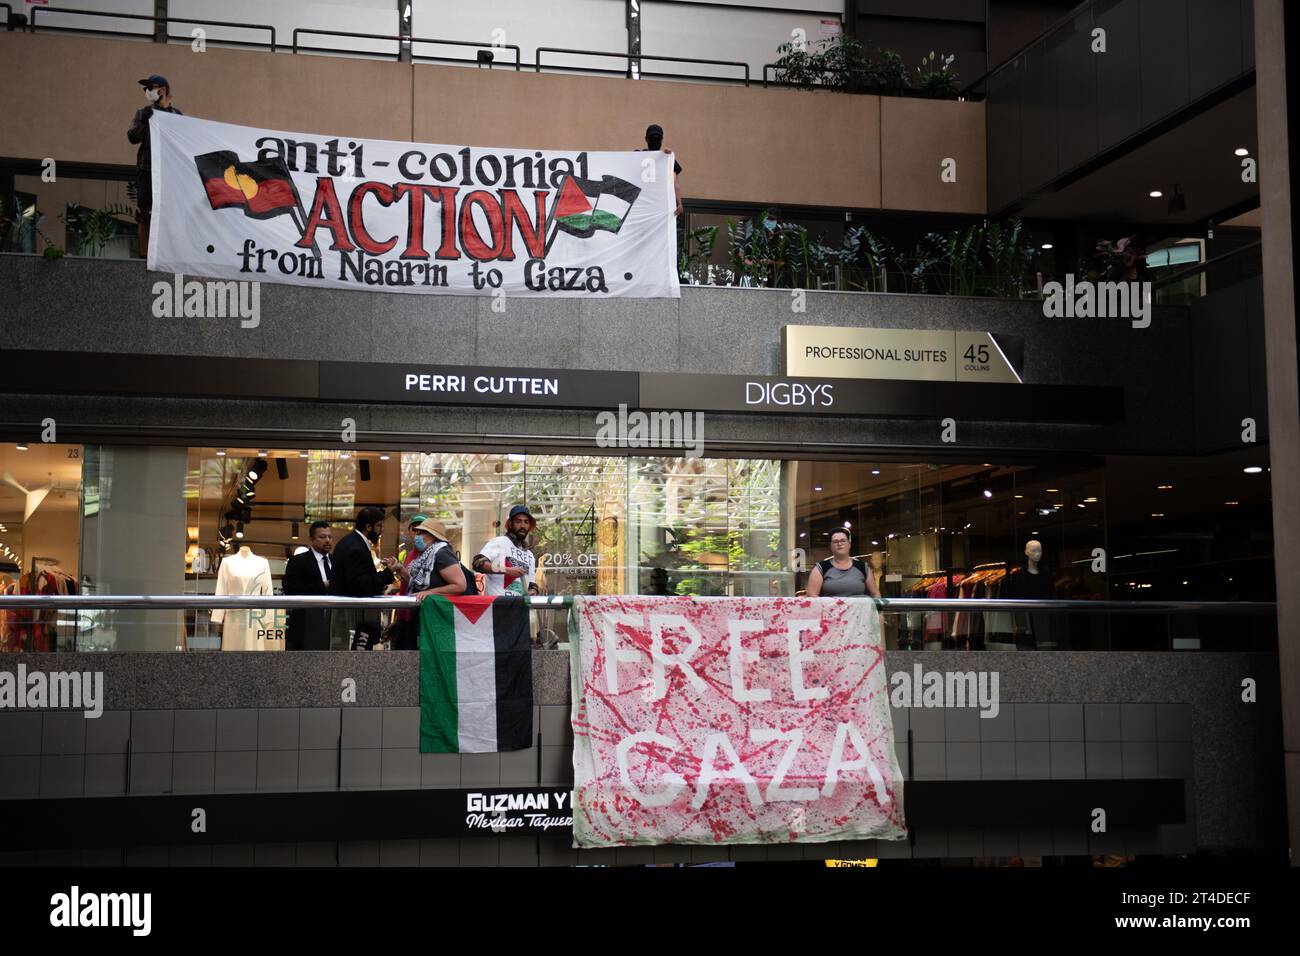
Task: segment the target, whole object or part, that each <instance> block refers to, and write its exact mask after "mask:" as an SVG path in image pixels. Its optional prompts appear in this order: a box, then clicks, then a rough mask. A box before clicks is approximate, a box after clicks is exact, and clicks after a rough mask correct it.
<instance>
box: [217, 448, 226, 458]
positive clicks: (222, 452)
mask: <svg viewBox="0 0 1300 956" xmlns="http://www.w3.org/2000/svg"><path fill="white" fill-rule="evenodd" d="M217 457H218V458H225V457H226V450H225V449H224V448H218V449H217Z"/></svg>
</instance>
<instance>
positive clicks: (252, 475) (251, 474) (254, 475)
mask: <svg viewBox="0 0 1300 956" xmlns="http://www.w3.org/2000/svg"><path fill="white" fill-rule="evenodd" d="M261 477H262V474H261V472H259V471H258V470H257V469H255V468H250V469H248V478H249V480H250V481H257V479H259V478H261Z"/></svg>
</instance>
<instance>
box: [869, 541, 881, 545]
mask: <svg viewBox="0 0 1300 956" xmlns="http://www.w3.org/2000/svg"><path fill="white" fill-rule="evenodd" d="M871 543H872V544H875V545H879V544H880V542H879V541H872V542H871Z"/></svg>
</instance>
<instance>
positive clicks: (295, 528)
mask: <svg viewBox="0 0 1300 956" xmlns="http://www.w3.org/2000/svg"><path fill="white" fill-rule="evenodd" d="M289 537H291V538H292V539H293V540H294V541H297V540H298V522H296V521H295V522H294V523H293V533H292V534H291V535H290V536H289Z"/></svg>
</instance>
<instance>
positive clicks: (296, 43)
mask: <svg viewBox="0 0 1300 956" xmlns="http://www.w3.org/2000/svg"><path fill="white" fill-rule="evenodd" d="M0 9H4V10H5V20H6V23H7V24H8V27H9V29H10V30H13V29H14V28H15V26H16V25H18V26H22V25H23V24H21V23H16V22H15V18H14V15H13V10H12V8H11V7H10V5H9V4H0ZM56 16H57V17H59V18H64V17H71V18H73V19H74V20H75V19H76V18H78V17H86V18H94V19H95V20H103V19H107V20H109V21H112V22H113V25H114V27H118V26H119V25H120V27H121V28H120V29H117V28H114V29H105V28H104V27H103V26H102V25H101V26H91V25H88V24H76V23H51V22H50V19H51V18H52V17H56ZM178 23H181V24H185V25H186V26H188V27H202V28H207V27H219V28H222V29H226V30H231V29H233V30H242V31H249V32H253V33H259V34H262V35H263V38H262V39H238V40H236V39H229V38H224V39H219V40H218V39H212V40H209V41H207V42H211V43H213V44H214V45H219V46H230V47H245V48H252V49H263V50H269V51H270V52H272V53H275V52H279V51H283V50H284V49H285V47H284V43H283V38H282V37H280V36H279V35H278V34H277V32H276V28H275V27H274V26H272V25H270V24H256V23H234V22H231V21H227V20H210V19H207V18H201V17H193V16H189V17H159V16H153V15H150V14H141V13H113V12H106V11H103V10H81V9H72V8H48V7H33V8H31V14H30V21H29V22H28V23H27V24H26V26H27V27H28V28H29V29H30V30H31V31H33V32H42V33H44V32H61V33H75V34H79V35H83V36H106V37H135V38H139V39H151V40H156V41H159V42H171V41H173V40H175V41H177V42H185V43H190V42H192V40H193V36H192V35H191V34H190V33H187V32H182V33H175V32H173V31H172V29H171V25H172V24H178ZM142 25H147V26H148V29H133V27H136V26H142ZM300 37H333V38H336V39H339V40H345V39H346V40H361V41H367V45H365V47H364V48H363V45H358V44H352V45H346V44H342V43H340V44H337V45H334V46H320V45H309V44H307V43H304V42H300ZM375 42H378V43H379V44H381V45H382V46H383V47H384V49H382V50H375V49H374V48H373V47H374V44H375ZM420 45H424V46H453V47H468V48H471V49H476V50H477V51H478V52H477V54H476V55H475V56H474V57H473V58H470V57H449V56H434V55H430V54H421V53H419V52H418V49H419V47H420ZM289 51H290V52H292V53H295V54H298V53H304V54H306V53H325V54H335V55H340V56H383V57H386V58H387V57H391V58H393V59H396V60H402V59H406V60H409V61H411V62H420V63H459V64H463V65H478V66H480V67H481V66H493V65H495V64H496V62H497V59H496V58H497V56H498V55H500V53H499V52H498V51H504V52H508V53H512V54H513V58H512V60H513V61H512V62H511V61H506V63H505V65H506V67H507V68H510V69H514V70H516V71H518V70H520V69H521V68H523V67H532V68H533V70H534V71H536V72H539V73H540V72H542V71H543V70H545V71H547V72H560V73H565V72H574V73H584V74H595V75H606V76H626V77H629V78H630V77H634V76H635V77H640V78H645V79H673V80H690V81H701V82H710V83H718V82H722V83H741V84H743V85H744V86H749V85H750V69H749V64H748V63H744V62H740V61H737V60H719V59H711V58H705V57H682V56H659V55H654V54H649V53H638V54H630V53H625V52H624V53H617V52H608V51H602V50H586V49H570V48H561V47H547V46H539V47H537V48H536V50H535V52H534V55H533V62H532V63H525V62H523V60H522V55H521V52H522V51H521V49H520V47H519V46H518V45H516V44H508V43H496V42H483V41H474V40H455V39H448V38H445V37H421V36H415V35H414V34H385V33H363V32H358V31H351V30H326V29H316V28H313V27H295V28H294V30H293V39H292V43H291V45H290V47H289ZM547 53H549V54H561V55H569V56H578V57H585V58H603V59H610V58H612V59H619V60H623V61H624V66H623V68H622V69H619V70H611V69H603V68H600V67H592V66H589V65H583V66H575V65H572V64H561V63H555V62H551V63H545V64H544V63H543V54H547ZM643 61H652V62H656V63H683V64H694V65H699V66H714V67H718V68H720V69H721V70H722V71H723V73H722V74H721V75H713V74H694V73H676V72H674V73H654V72H647V71H644V70H642V69H641V66H640V65H641V63H642V62H643ZM763 85H764V86H766V85H768V84H767V82H766V68H765V80H764V84H763Z"/></svg>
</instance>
